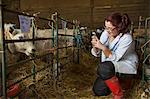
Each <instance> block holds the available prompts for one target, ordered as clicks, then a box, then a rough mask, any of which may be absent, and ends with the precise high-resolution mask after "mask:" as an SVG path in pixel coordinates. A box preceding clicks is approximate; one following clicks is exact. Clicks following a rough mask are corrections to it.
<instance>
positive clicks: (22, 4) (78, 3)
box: [5, 0, 150, 28]
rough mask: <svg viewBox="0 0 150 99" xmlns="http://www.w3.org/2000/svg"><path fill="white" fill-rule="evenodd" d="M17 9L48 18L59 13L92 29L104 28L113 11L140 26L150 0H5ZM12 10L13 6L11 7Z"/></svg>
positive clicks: (147, 10) (149, 12)
mask: <svg viewBox="0 0 150 99" xmlns="http://www.w3.org/2000/svg"><path fill="white" fill-rule="evenodd" d="M5 1H9V2H11V3H9V4H11V5H14V3H16V2H17V3H18V8H16V4H17V3H16V4H15V5H14V6H15V7H14V8H15V9H20V10H21V11H25V12H29V13H34V12H38V11H39V12H41V14H40V16H42V17H46V18H48V17H49V16H50V15H51V14H52V13H54V12H55V11H57V12H58V13H60V14H61V16H63V17H64V18H66V19H68V20H70V21H72V20H73V19H78V20H79V21H80V22H81V24H83V25H86V26H88V27H91V28H97V27H101V26H103V21H104V18H105V17H106V16H107V15H108V14H110V13H111V12H113V11H120V12H124V13H128V14H129V16H130V17H131V20H132V21H133V22H134V25H135V26H136V25H138V18H139V16H140V15H142V16H144V17H147V16H148V15H150V11H149V10H150V7H149V4H150V1H149V0H5ZM7 4H8V3H7ZM11 8H12V6H11Z"/></svg>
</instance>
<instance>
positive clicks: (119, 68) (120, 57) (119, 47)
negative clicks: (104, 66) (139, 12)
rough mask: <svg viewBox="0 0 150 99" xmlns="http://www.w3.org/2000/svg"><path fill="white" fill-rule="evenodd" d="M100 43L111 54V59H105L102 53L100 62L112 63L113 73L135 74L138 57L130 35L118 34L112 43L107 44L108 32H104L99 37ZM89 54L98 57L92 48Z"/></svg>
mask: <svg viewBox="0 0 150 99" xmlns="http://www.w3.org/2000/svg"><path fill="white" fill-rule="evenodd" d="M100 42H101V43H102V44H104V45H105V46H107V47H108V48H109V49H110V50H111V52H112V57H106V56H105V54H104V53H103V52H102V55H101V61H102V62H104V61H112V62H113V64H114V66H115V71H116V72H119V73H127V74H136V73H137V63H138V57H137V54H136V52H135V46H134V41H133V39H132V36H131V34H130V33H126V34H122V33H120V34H119V35H118V36H117V37H116V38H115V39H114V40H113V41H112V42H109V39H108V32H107V31H104V32H103V33H102V35H101V37H100ZM91 53H92V54H93V55H94V56H95V57H98V56H99V55H98V54H99V52H96V51H95V49H94V48H92V50H91Z"/></svg>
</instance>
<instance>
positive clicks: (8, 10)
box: [3, 8, 54, 22]
mask: <svg viewBox="0 0 150 99" xmlns="http://www.w3.org/2000/svg"><path fill="white" fill-rule="evenodd" d="M3 10H4V11H7V12H10V13H15V14H21V15H25V16H28V17H35V16H33V15H29V14H25V13H22V12H18V11H13V10H10V9H6V8H4V9H3ZM38 18H39V19H42V20H47V21H51V22H54V21H53V20H50V19H47V18H42V17H38Z"/></svg>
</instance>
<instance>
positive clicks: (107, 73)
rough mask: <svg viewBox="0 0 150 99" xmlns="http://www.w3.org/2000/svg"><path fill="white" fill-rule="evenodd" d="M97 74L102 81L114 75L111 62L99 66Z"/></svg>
mask: <svg viewBox="0 0 150 99" xmlns="http://www.w3.org/2000/svg"><path fill="white" fill-rule="evenodd" d="M97 74H98V75H99V76H100V77H101V78H102V79H103V80H107V79H109V78H111V77H113V76H114V75H115V67H114V64H113V63H112V62H111V61H105V62H102V63H101V64H99V66H98V68H97Z"/></svg>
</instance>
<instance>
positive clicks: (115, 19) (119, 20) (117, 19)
mask: <svg viewBox="0 0 150 99" xmlns="http://www.w3.org/2000/svg"><path fill="white" fill-rule="evenodd" d="M105 21H110V22H111V23H112V25H113V26H115V27H116V28H118V30H119V32H121V33H127V32H128V31H129V29H128V27H129V25H130V24H131V21H130V18H129V16H128V14H126V13H124V14H123V15H121V13H117V12H114V13H112V14H111V15H109V16H107V17H106V18H105Z"/></svg>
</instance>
